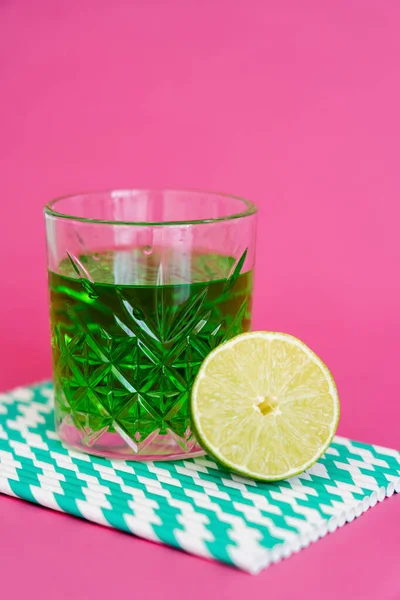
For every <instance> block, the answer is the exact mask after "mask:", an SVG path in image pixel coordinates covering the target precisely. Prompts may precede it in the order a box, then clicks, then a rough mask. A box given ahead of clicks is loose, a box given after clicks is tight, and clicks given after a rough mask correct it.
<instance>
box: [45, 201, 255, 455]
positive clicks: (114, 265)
mask: <svg viewBox="0 0 400 600" xmlns="http://www.w3.org/2000/svg"><path fill="white" fill-rule="evenodd" d="M45 219H46V236H47V249H48V274H49V289H50V317H51V338H52V356H53V377H54V395H55V419H56V427H57V431H58V434H59V436H60V438H61V440H62V441H63V442H65V443H67V444H69V445H70V446H73V447H75V448H77V449H80V450H82V451H85V452H89V453H92V454H97V455H100V456H107V457H112V458H123V459H129V460H132V459H137V460H149V459H157V460H160V459H178V458H185V457H189V456H191V457H193V456H196V455H199V454H202V453H203V452H202V449H201V447H200V446H199V444H198V442H197V440H196V438H195V435H194V433H193V431H192V427H191V416H190V393H191V388H192V385H193V382H194V379H195V377H196V374H197V372H198V369H199V367H200V365H201V363H202V361H203V360H204V358H205V357H206V356H207V354H208V353H209V352H210V351H211V350H212V349H213V348H215V347H216V346H217V345H218V344H221V343H222V342H224V341H226V340H228V339H229V338H231V337H233V336H235V335H237V334H239V333H242V332H244V331H248V330H249V329H250V327H251V304H252V290H253V268H254V244H255V230H256V207H255V206H254V205H253V204H252V203H251V202H248V201H247V200H243V199H241V198H236V197H233V196H228V195H224V194H215V193H208V192H200V191H199V192H197V191H184V190H162V191H158V190H117V191H106V192H96V193H84V194H76V195H72V196H68V197H63V198H59V199H57V200H54V201H52V202H50V203H49V204H48V205H47V206H46V208H45Z"/></svg>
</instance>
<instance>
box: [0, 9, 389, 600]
mask: <svg viewBox="0 0 400 600" xmlns="http://www.w3.org/2000/svg"><path fill="white" fill-rule="evenodd" d="M399 19H400V4H399V3H398V2H397V1H396V0H387V1H386V2H385V3H384V5H383V4H382V3H381V2H379V1H378V0H375V1H372V0H359V1H358V0H352V1H350V2H349V1H344V0H343V1H342V0H336V2H334V3H327V2H320V1H319V0H315V1H312V0H302V1H299V0H291V1H287V2H268V1H266V0H259V1H257V0H235V1H234V2H232V0H203V2H194V1H188V0H151V1H149V0H147V1H145V0H136V1H131V0H126V1H122V0H116V1H115V2H113V3H111V2H110V1H108V2H107V1H105V0H85V1H83V2H78V1H77V0H76V1H69V2H67V1H61V0H58V1H57V2H54V1H51V0H48V1H46V0H36V2H28V1H23V0H20V1H18V0H8V1H3V2H1V3H0V93H1V105H0V106H1V110H0V138H1V141H0V174H1V176H0V197H1V202H2V204H1V207H2V235H1V237H0V252H1V257H2V258H1V266H2V283H1V286H2V288H1V292H2V293H1V295H0V309H1V313H0V314H1V315H2V318H1V325H2V332H1V336H2V343H1V347H0V352H1V361H2V362H1V365H2V368H1V370H0V388H1V389H6V388H9V387H12V386H14V385H16V384H22V383H28V382H31V381H33V380H38V379H42V378H44V377H47V376H48V375H49V374H50V361H49V358H50V354H49V343H48V316H47V292H46V275H45V246H44V229H43V222H42V214H41V208H42V205H43V203H44V202H45V201H47V200H48V199H49V198H52V197H53V196H56V195H60V194H64V193H68V192H73V191H77V190H78V191H79V190H87V189H93V188H101V187H105V188H109V187H113V186H121V187H123V186H135V187H144V186H155V187H162V186H168V187H198V188H206V189H215V190H223V191H229V192H234V193H237V194H241V195H243V196H246V197H248V198H250V199H252V200H254V201H256V202H258V204H259V206H260V235H259V239H258V276H257V286H256V298H255V313H254V315H255V319H254V326H255V327H256V328H267V329H276V330H284V331H288V332H291V333H293V334H295V335H297V336H299V337H300V338H302V339H304V341H306V342H307V343H309V344H310V345H311V346H312V347H313V348H314V350H316V351H317V352H318V353H319V354H320V355H321V356H322V357H323V359H324V360H325V361H326V362H327V363H328V365H329V366H330V367H331V369H332V371H333V373H334V375H335V377H336V380H337V383H338V387H339V391H340V394H341V399H342V419H341V424H340V433H342V434H344V435H348V436H351V437H355V438H359V439H361V440H365V441H368V442H377V443H380V444H382V445H388V446H393V447H398V446H399V433H398V422H399V418H400V402H399V399H398V385H397V373H396V367H397V365H398V357H399V341H398V340H399V339H400V312H399V306H400V283H399V264H400V245H399V242H398V232H399V219H400V208H399V207H400V204H399V197H400V170H399V139H400V111H399V106H400V73H399V64H400V37H399V35H398V30H399ZM399 517H400V502H399V499H398V498H395V499H392V500H391V501H387V502H385V503H384V504H383V505H381V506H379V507H377V508H375V509H374V510H373V511H370V512H369V513H368V514H367V515H366V516H365V517H363V518H362V519H360V520H359V522H357V523H353V524H352V525H351V526H348V527H345V528H344V529H342V530H341V531H339V532H337V533H335V534H334V535H331V536H328V537H327V538H326V539H324V540H323V541H321V542H319V543H317V544H315V545H314V546H313V547H310V548H309V549H307V550H304V551H302V552H301V553H300V554H299V555H297V556H295V557H293V558H291V559H290V560H288V561H285V562H283V563H281V564H280V565H278V566H276V567H273V568H270V569H269V570H267V571H265V572H264V573H263V574H261V575H260V576H259V577H257V578H250V577H249V576H247V575H244V574H242V573H237V572H234V571H232V570H230V569H228V568H226V567H222V566H219V565H215V564H210V563H207V562H206V561H202V560H200V559H197V558H193V557H189V556H184V555H182V554H179V553H177V552H174V551H172V550H169V549H165V548H161V547H158V546H156V545H154V544H150V543H147V542H144V541H140V540H136V539H133V538H131V537H128V536H125V535H123V534H120V533H118V532H112V531H107V530H105V529H103V528H99V527H96V526H92V525H88V524H84V523H81V522H79V521H77V520H74V519H71V518H69V517H66V516H65V517H64V516H60V515H55V514H51V513H50V512H49V511H46V510H42V509H38V508H35V507H32V506H28V505H26V504H23V503H22V502H19V501H17V500H11V499H8V498H5V497H2V498H0V555H1V564H0V579H1V586H2V587H1V591H2V593H3V594H4V597H12V598H16V599H17V600H18V599H19V598H31V597H36V595H37V594H38V593H39V590H41V597H42V598H45V599H47V598H49V599H50V598H51V599H54V598H55V599H58V598H70V597H71V596H72V594H74V596H75V597H78V598H83V599H84V598H89V597H90V598H96V599H97V600H102V599H103V598H104V599H106V598H110V597H115V598H117V597H122V596H124V597H125V596H126V594H127V593H129V594H130V596H132V597H134V598H136V597H137V598H152V597H156V596H158V597H160V596H161V595H162V594H165V596H166V597H167V598H171V599H172V598H174V600H175V599H177V598H187V597H188V596H189V597H190V598H191V600H197V599H199V600H200V599H202V600H203V599H204V598H205V597H206V595H207V594H208V595H209V596H211V597H220V598H224V597H226V598H231V599H232V600H235V598H238V599H239V598H243V596H244V595H245V594H248V593H249V594H253V597H261V594H263V595H265V594H268V595H269V597H273V598H303V597H307V598H308V599H310V600H312V599H313V598H319V597H320V591H321V587H322V586H324V587H325V586H326V587H325V590H326V591H325V593H324V598H325V599H328V598H338V597H340V598H356V597H360V598H361V597H362V598H364V599H366V598H373V599H376V598H379V599H380V600H387V599H396V598H400V576H399V575H398V574H396V571H395V569H396V568H397V570H398V555H399V554H398V542H397V539H396V538H395V537H394V536H393V535H392V533H393V530H394V528H395V523H396V522H397V524H398V521H399ZM378 540H379V543H378ZM5 549H7V551H6V552H5ZM349 564H350V565H351V566H349ZM21 574H23V576H21ZM43 585H44V586H45V587H44V591H43ZM299 590H300V591H299Z"/></svg>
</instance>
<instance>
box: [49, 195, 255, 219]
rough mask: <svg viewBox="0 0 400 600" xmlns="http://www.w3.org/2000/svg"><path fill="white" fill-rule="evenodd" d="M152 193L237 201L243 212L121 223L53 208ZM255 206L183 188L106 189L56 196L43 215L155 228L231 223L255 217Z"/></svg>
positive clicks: (237, 198)
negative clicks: (89, 198)
mask: <svg viewBox="0 0 400 600" xmlns="http://www.w3.org/2000/svg"><path fill="white" fill-rule="evenodd" d="M128 192H129V193H137V192H141V193H152V192H168V193H174V192H175V193H187V194H193V195H200V194H209V195H210V196H216V197H223V198H230V199H232V200H239V201H240V202H241V203H242V204H243V205H244V210H241V211H239V212H234V213H232V214H229V215H226V216H224V217H212V218H209V219H189V220H184V219H182V220H179V219H178V220H173V221H121V220H113V219H111V220H110V219H91V218H88V217H79V216H76V215H72V214H67V213H64V212H60V211H57V210H56V209H55V208H54V207H55V205H57V203H58V202H61V201H62V200H68V199H72V198H76V197H78V196H92V197H93V196H96V195H100V194H110V195H111V194H115V193H121V194H124V193H125V194H126V193H128ZM257 210H258V209H257V206H256V205H255V204H254V203H253V202H251V201H250V200H246V199H245V198H242V197H240V196H234V195H233V194H227V193H223V192H211V191H206V190H197V189H184V188H124V189H108V190H98V191H91V192H78V193H75V194H66V195H63V196H58V197H57V198H54V199H53V200H50V202H48V203H47V204H46V205H45V207H44V213H45V215H49V216H52V217H56V218H58V219H68V220H70V221H79V222H83V223H92V224H97V225H128V226H131V227H134V226H137V227H146V226H147V227H151V226H153V227H155V226H160V227H161V226H171V225H205V224H208V223H221V222H224V221H232V220H234V219H242V218H244V217H249V216H251V215H255V214H256V213H257Z"/></svg>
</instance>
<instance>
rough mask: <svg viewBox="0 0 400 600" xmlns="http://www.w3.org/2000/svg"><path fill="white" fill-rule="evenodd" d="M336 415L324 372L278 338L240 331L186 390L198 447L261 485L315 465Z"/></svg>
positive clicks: (291, 342)
mask: <svg viewBox="0 0 400 600" xmlns="http://www.w3.org/2000/svg"><path fill="white" fill-rule="evenodd" d="M339 412H340V408H339V398H338V393H337V390H336V386H335V382H334V381H333V378H332V375H331V374H330V372H329V370H328V368H327V367H326V366H325V365H324V363H323V362H322V361H321V359H320V358H318V356H317V355H316V354H315V353H314V352H313V351H312V350H310V348H308V347H307V346H306V345H305V344H304V343H303V342H301V341H300V340H298V339H297V338H295V337H293V336H291V335H287V334H284V333H272V332H268V331H255V332H251V333H244V334H242V335H238V336H237V337H235V338H233V339H231V340H229V341H228V342H225V343H224V344H222V345H221V346H218V347H217V348H215V350H213V351H212V352H211V354H209V355H208V356H207V358H206V359H205V361H204V362H203V364H202V366H201V368H200V371H199V373H198V375H197V378H196V381H195V383H194V386H193V391H192V419H193V425H194V429H195V431H196V435H197V438H198V440H199V442H200V444H201V445H202V446H203V448H204V449H205V450H206V451H207V452H209V453H210V454H211V455H212V456H213V457H214V458H215V459H216V460H217V461H219V462H220V463H222V464H223V465H225V466H226V467H228V468H229V469H231V470H232V471H235V472H237V473H239V474H241V475H244V476H246V477H252V478H254V479H259V480H262V481H276V480H280V479H286V478H287V477H291V476H293V475H297V474H298V473H301V472H302V471H304V470H305V469H307V468H308V467H310V466H311V465H312V464H314V463H315V462H316V461H317V460H318V459H319V458H320V457H321V456H322V454H323V453H324V452H325V450H326V449H327V447H328V446H329V444H330V442H331V441H332V439H333V436H334V435H335V432H336V428H337V425H338V421H339Z"/></svg>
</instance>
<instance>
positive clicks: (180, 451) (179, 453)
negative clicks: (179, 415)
mask: <svg viewBox="0 0 400 600" xmlns="http://www.w3.org/2000/svg"><path fill="white" fill-rule="evenodd" d="M57 433H58V435H59V437H60V439H61V441H62V442H64V443H65V444H67V445H68V446H71V447H73V448H75V449H76V450H79V451H81V452H85V453H86V454H94V455H96V456H102V457H104V458H118V459H122V460H138V461H146V460H183V459H185V458H195V457H196V456H204V454H205V452H204V450H203V449H202V448H201V446H200V445H199V444H198V443H197V441H195V440H194V439H193V438H192V440H191V444H190V448H188V447H187V445H185V446H186V447H183V445H182V441H181V440H177V437H176V436H175V435H174V434H172V433H170V434H167V435H160V434H159V433H158V432H157V431H155V432H154V434H153V435H151V436H149V437H150V438H151V439H149V438H147V439H146V440H145V444H143V443H142V444H135V443H134V442H133V441H132V440H129V439H125V436H124V435H121V434H119V433H110V432H107V431H103V432H98V433H99V435H98V436H97V437H94V436H87V435H86V434H85V433H83V432H82V431H80V430H79V429H78V428H77V427H75V425H71V424H70V423H66V422H63V423H61V424H59V426H58V428H57Z"/></svg>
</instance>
